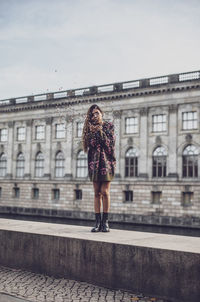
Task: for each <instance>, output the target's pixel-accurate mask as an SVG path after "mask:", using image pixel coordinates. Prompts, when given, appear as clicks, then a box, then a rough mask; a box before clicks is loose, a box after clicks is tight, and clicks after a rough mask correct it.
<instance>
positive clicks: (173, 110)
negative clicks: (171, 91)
mask: <svg viewBox="0 0 200 302" xmlns="http://www.w3.org/2000/svg"><path fill="white" fill-rule="evenodd" d="M177 108H178V107H177V105H176V104H171V105H169V112H171V113H173V112H176V111H177Z"/></svg>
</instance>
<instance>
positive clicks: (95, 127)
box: [89, 124, 102, 132]
mask: <svg viewBox="0 0 200 302" xmlns="http://www.w3.org/2000/svg"><path fill="white" fill-rule="evenodd" d="M89 128H90V131H91V132H97V131H101V130H102V124H97V125H93V124H90V125H89Z"/></svg>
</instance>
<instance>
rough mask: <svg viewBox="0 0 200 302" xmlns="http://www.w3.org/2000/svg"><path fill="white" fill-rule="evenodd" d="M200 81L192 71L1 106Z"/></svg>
mask: <svg viewBox="0 0 200 302" xmlns="http://www.w3.org/2000/svg"><path fill="white" fill-rule="evenodd" d="M199 79H200V71H192V72H187V73H180V74H171V75H167V76H161V77H154V78H148V79H140V80H136V81H127V82H120V83H113V84H106V85H99V86H92V87H85V88H78V89H72V90H65V91H56V92H51V93H43V94H36V95H32V96H24V97H18V98H12V99H5V100H0V106H5V105H15V104H21V103H29V102H38V101H46V100H52V99H61V98H65V99H66V98H71V97H80V96H86V95H99V94H102V93H109V92H120V91H121V92H123V91H124V92H125V91H127V90H130V89H138V88H148V87H152V86H159V85H164V84H168V83H180V82H181V83H182V82H186V81H195V80H199Z"/></svg>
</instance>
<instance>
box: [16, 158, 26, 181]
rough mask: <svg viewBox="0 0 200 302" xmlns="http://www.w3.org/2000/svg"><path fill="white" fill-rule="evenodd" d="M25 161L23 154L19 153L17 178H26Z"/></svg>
mask: <svg viewBox="0 0 200 302" xmlns="http://www.w3.org/2000/svg"><path fill="white" fill-rule="evenodd" d="M24 168H25V159H24V155H23V153H19V155H18V156H17V163H16V177H23V176H24Z"/></svg>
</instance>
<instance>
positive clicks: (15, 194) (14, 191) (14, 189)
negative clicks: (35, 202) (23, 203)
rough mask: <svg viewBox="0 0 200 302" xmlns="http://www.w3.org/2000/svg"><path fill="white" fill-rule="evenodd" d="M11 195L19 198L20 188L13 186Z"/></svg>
mask: <svg viewBox="0 0 200 302" xmlns="http://www.w3.org/2000/svg"><path fill="white" fill-rule="evenodd" d="M13 197H14V198H19V197H20V189H19V188H18V187H14V188H13Z"/></svg>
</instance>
